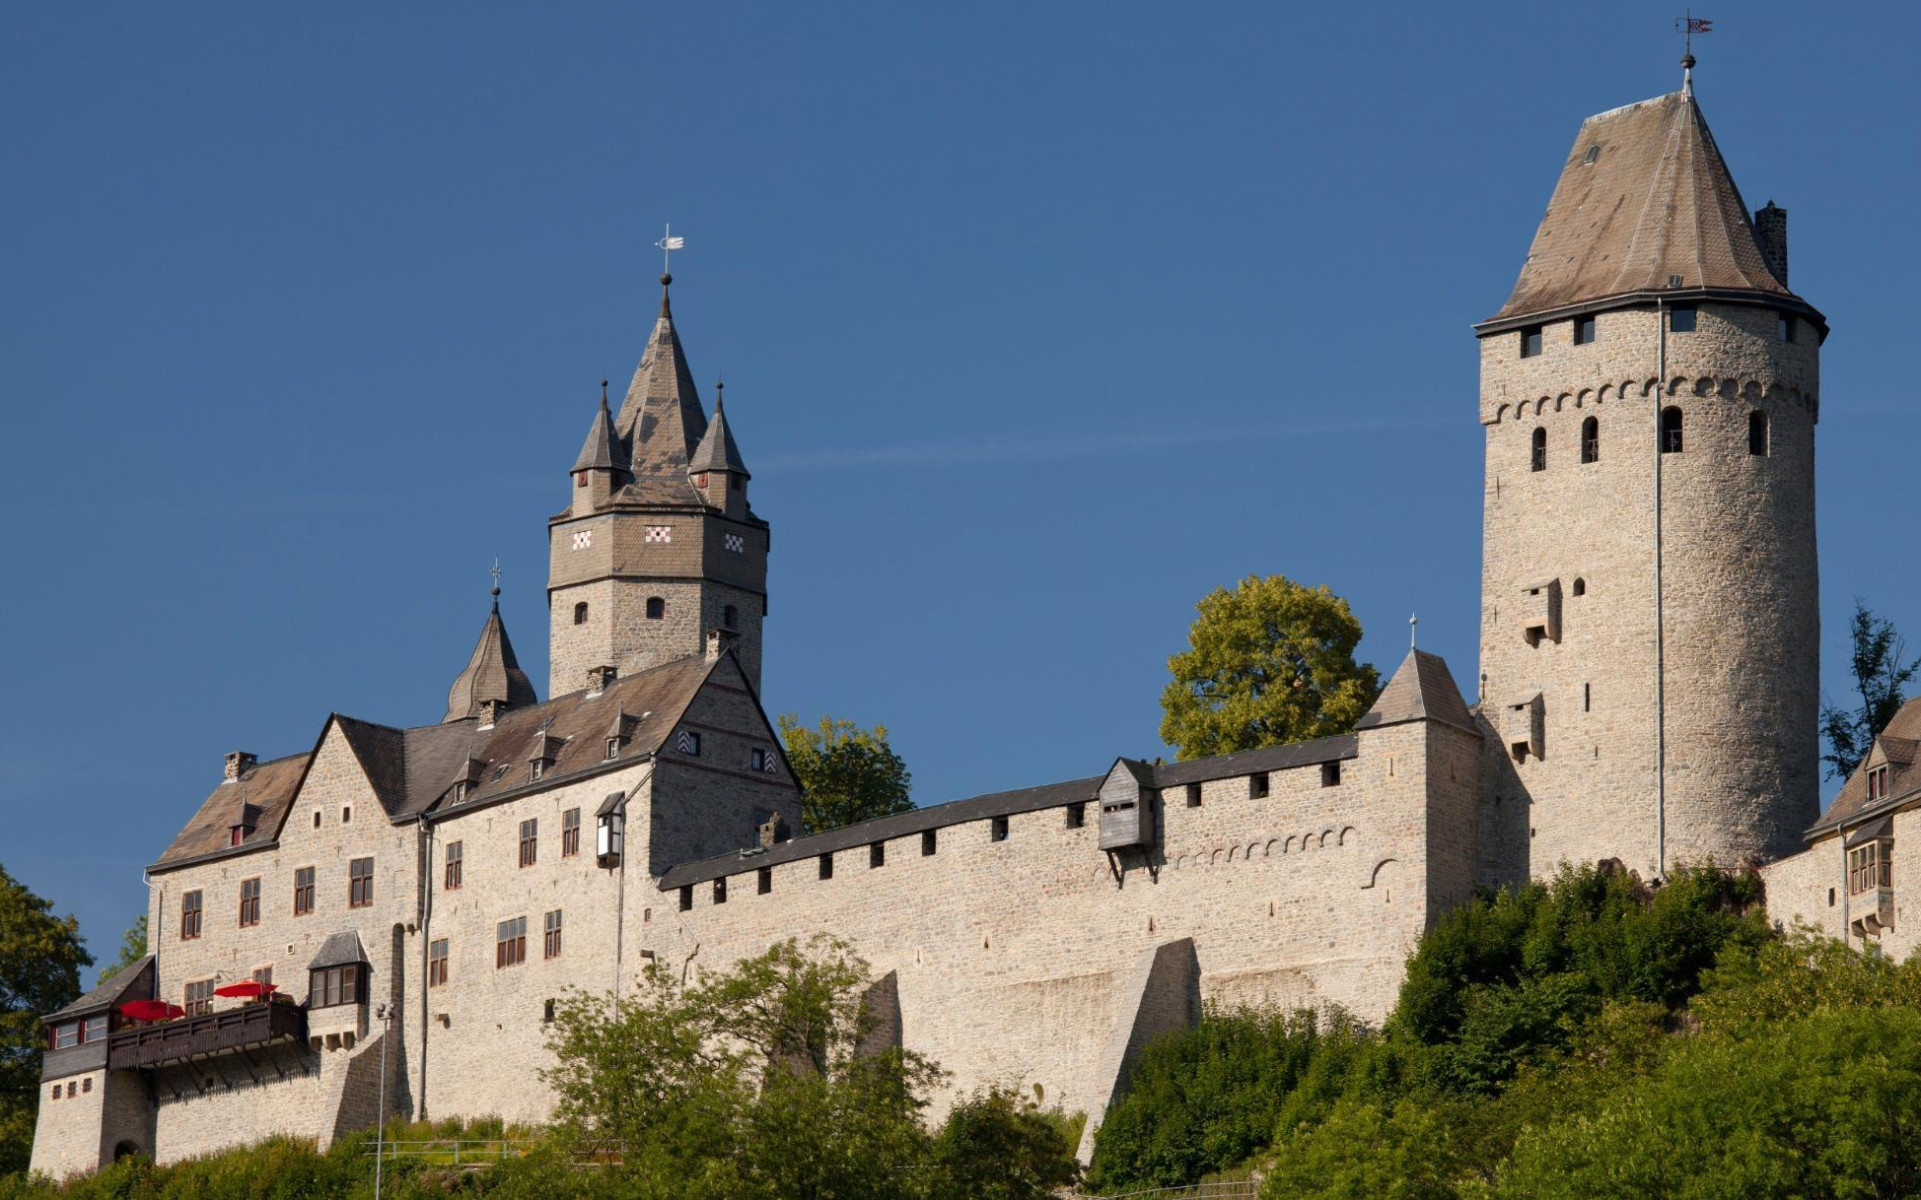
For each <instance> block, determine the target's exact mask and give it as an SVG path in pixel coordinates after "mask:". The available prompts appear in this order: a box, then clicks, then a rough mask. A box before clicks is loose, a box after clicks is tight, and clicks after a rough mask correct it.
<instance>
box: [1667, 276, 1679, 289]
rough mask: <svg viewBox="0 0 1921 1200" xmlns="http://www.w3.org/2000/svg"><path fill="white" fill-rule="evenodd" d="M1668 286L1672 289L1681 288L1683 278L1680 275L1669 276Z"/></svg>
mask: <svg viewBox="0 0 1921 1200" xmlns="http://www.w3.org/2000/svg"><path fill="white" fill-rule="evenodd" d="M1668 286H1669V287H1671V288H1678V287H1680V286H1681V277H1680V276H1679V275H1670V276H1668Z"/></svg>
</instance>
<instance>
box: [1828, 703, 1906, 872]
mask: <svg viewBox="0 0 1921 1200" xmlns="http://www.w3.org/2000/svg"><path fill="white" fill-rule="evenodd" d="M1874 740H1875V744H1876V746H1877V747H1879V748H1880V749H1881V752H1882V753H1883V754H1884V755H1885V756H1886V758H1887V766H1888V794H1887V797H1886V798H1884V799H1879V800H1875V801H1874V802H1872V803H1869V801H1868V769H1867V764H1868V763H1869V762H1870V761H1872V760H1873V759H1874V758H1875V752H1874V750H1872V749H1870V750H1869V752H1868V755H1867V757H1866V758H1864V759H1862V760H1861V765H1860V766H1858V767H1856V768H1855V769H1854V774H1852V775H1850V776H1848V781H1847V782H1846V783H1844V784H1842V785H1841V790H1840V792H1838V793H1836V795H1835V797H1834V800H1833V801H1832V802H1831V803H1830V804H1829V805H1828V808H1827V811H1826V812H1824V813H1822V814H1821V815H1820V817H1818V818H1816V820H1815V822H1814V824H1813V825H1811V826H1809V827H1808V836H1810V837H1814V836H1816V835H1820V834H1826V833H1832V832H1833V831H1834V830H1835V829H1836V828H1837V827H1838V826H1841V825H1844V824H1851V823H1853V822H1854V821H1856V820H1859V819H1861V818H1864V817H1866V816H1869V815H1871V814H1873V813H1877V812H1892V811H1893V810H1895V809H1896V808H1905V807H1907V806H1908V805H1910V804H1912V803H1914V802H1915V800H1917V799H1921V767H1917V766H1916V765H1915V764H1914V744H1915V742H1916V741H1921V696H1917V697H1916V698H1914V699H1913V700H1910V701H1908V702H1907V703H1906V704H1903V705H1902V706H1901V707H1900V709H1899V710H1897V711H1896V712H1895V714H1894V716H1893V717H1892V718H1890V719H1889V721H1888V724H1887V728H1885V729H1883V730H1882V731H1881V732H1880V734H1879V735H1878V736H1876V738H1875V739H1874Z"/></svg>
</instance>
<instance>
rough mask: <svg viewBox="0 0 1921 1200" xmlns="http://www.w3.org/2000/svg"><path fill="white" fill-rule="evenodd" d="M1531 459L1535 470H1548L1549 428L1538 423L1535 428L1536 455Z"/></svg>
mask: <svg viewBox="0 0 1921 1200" xmlns="http://www.w3.org/2000/svg"><path fill="white" fill-rule="evenodd" d="M1530 461H1531V462H1532V464H1533V469H1534V470H1536V471H1545V470H1547V430H1546V429H1543V428H1542V427H1540V426H1538V425H1537V426H1535V428H1534V456H1533V458H1532V459H1531V460H1530Z"/></svg>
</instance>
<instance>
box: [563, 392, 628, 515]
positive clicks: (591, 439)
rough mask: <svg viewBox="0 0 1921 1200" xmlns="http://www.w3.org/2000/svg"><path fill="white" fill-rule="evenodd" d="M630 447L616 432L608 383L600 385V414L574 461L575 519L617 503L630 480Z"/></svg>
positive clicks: (595, 418) (573, 510)
mask: <svg viewBox="0 0 1921 1200" xmlns="http://www.w3.org/2000/svg"><path fill="white" fill-rule="evenodd" d="M629 470H630V465H629V462H628V457H627V445H626V443H625V442H623V441H622V440H621V437H620V435H619V434H618V433H615V432H614V416H613V413H611V412H610V411H608V408H607V381H606V380H605V379H603V380H601V381H600V411H599V412H597V413H595V414H594V423H593V426H592V428H590V429H588V430H587V440H586V441H585V442H584V443H582V445H581V447H580V457H579V458H577V459H575V460H574V470H573V476H574V503H573V509H572V512H573V515H574V516H576V517H581V516H586V515H587V514H588V513H592V512H597V511H599V510H601V509H603V508H606V507H607V505H608V504H609V503H610V502H611V501H612V500H613V496H614V493H615V492H617V491H619V490H620V487H621V485H622V484H624V483H626V482H627V480H628V478H629Z"/></svg>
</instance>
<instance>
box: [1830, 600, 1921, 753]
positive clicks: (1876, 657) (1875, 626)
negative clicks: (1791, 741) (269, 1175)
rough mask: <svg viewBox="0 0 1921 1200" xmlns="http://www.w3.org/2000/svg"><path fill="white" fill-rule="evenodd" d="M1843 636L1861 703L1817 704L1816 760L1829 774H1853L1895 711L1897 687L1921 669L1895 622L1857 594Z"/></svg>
mask: <svg viewBox="0 0 1921 1200" xmlns="http://www.w3.org/2000/svg"><path fill="white" fill-rule="evenodd" d="M1848 636H1849V639H1850V640H1851V641H1852V642H1853V644H1854V653H1853V656H1852V658H1851V661H1850V666H1851V667H1852V669H1853V671H1854V691H1855V695H1856V696H1857V697H1859V698H1860V701H1861V703H1860V705H1859V706H1858V707H1855V708H1841V707H1838V706H1837V705H1834V704H1831V703H1824V704H1822V705H1821V736H1822V737H1824V738H1826V739H1827V743H1828V752H1827V753H1826V754H1823V755H1822V756H1821V761H1822V762H1824V763H1826V764H1828V776H1829V778H1836V777H1838V778H1841V779H1846V778H1847V777H1848V776H1850V775H1852V774H1854V769H1855V768H1856V767H1858V766H1860V765H1861V760H1862V759H1864V758H1866V757H1867V756H1868V750H1869V749H1870V748H1871V747H1872V746H1873V745H1874V737H1875V735H1876V734H1878V733H1880V732H1881V731H1882V730H1883V729H1886V728H1887V727H1888V722H1889V721H1891V720H1893V719H1894V714H1895V713H1896V712H1898V711H1900V708H1901V701H1902V689H1903V688H1905V687H1907V685H1908V684H1909V683H1910V682H1912V681H1913V679H1914V673H1915V671H1916V669H1918V668H1921V660H1917V659H1911V658H1908V657H1907V643H1906V642H1905V641H1903V640H1902V638H1901V635H1900V634H1899V633H1896V632H1895V629H1894V622H1892V621H1889V620H1887V619H1886V618H1883V617H1877V616H1875V615H1874V613H1873V611H1872V610H1870V609H1869V608H1868V606H1867V605H1866V604H1863V603H1862V602H1861V601H1860V600H1859V599H1858V598H1857V599H1856V600H1855V602H1854V618H1853V619H1852V620H1850V621H1849V622H1848Z"/></svg>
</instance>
